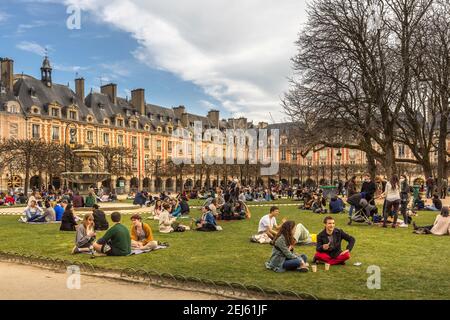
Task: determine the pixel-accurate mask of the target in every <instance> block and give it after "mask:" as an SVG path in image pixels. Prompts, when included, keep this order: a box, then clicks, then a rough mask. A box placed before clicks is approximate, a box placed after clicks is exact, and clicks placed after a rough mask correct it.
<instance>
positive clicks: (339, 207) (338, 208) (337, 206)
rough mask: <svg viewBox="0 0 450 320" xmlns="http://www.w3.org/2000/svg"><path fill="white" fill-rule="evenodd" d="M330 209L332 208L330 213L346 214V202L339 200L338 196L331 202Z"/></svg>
mask: <svg viewBox="0 0 450 320" xmlns="http://www.w3.org/2000/svg"><path fill="white" fill-rule="evenodd" d="M329 208H330V213H341V212H344V208H345V205H344V201H342V199H341V198H339V197H338V196H334V197H332V198H331V200H330V204H329Z"/></svg>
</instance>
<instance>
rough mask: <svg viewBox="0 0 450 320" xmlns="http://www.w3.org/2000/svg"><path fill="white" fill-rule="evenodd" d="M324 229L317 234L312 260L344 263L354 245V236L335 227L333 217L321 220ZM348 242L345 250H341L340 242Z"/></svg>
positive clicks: (333, 263) (334, 263)
mask: <svg viewBox="0 0 450 320" xmlns="http://www.w3.org/2000/svg"><path fill="white" fill-rule="evenodd" d="M323 223H324V224H325V229H324V230H323V231H322V232H321V233H319V234H318V235H317V252H316V255H315V256H314V262H324V263H328V264H331V265H336V264H345V261H347V260H348V259H350V251H352V249H353V246H354V245H355V238H353V237H352V236H350V235H348V234H347V233H345V232H344V231H343V230H341V229H337V228H336V227H335V221H334V218H333V217H329V216H328V217H326V218H325V219H324V221H323ZM342 240H345V241H347V242H348V245H347V248H346V250H344V251H342V249H341V242H342Z"/></svg>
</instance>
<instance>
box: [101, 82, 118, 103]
mask: <svg viewBox="0 0 450 320" xmlns="http://www.w3.org/2000/svg"><path fill="white" fill-rule="evenodd" d="M100 91H101V93H103V94H106V95H107V96H108V97H109V100H110V101H111V102H112V103H113V104H117V84H115V83H110V84H106V85H104V86H102V87H101V88H100Z"/></svg>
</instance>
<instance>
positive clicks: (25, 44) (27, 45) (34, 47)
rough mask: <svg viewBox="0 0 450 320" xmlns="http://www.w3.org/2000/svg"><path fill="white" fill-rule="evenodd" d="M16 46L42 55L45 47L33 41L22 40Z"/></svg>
mask: <svg viewBox="0 0 450 320" xmlns="http://www.w3.org/2000/svg"><path fill="white" fill-rule="evenodd" d="M16 47H17V48H18V49H20V50H24V51H28V52H31V53H34V54H37V55H39V56H42V57H43V56H45V52H46V50H45V47H43V46H41V45H40V44H38V43H36V42H33V41H22V42H20V43H19V44H17V46H16ZM47 49H50V47H48V46H47Z"/></svg>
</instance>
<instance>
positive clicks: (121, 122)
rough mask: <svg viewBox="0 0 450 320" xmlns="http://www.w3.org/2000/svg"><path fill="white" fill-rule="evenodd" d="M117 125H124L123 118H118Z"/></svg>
mask: <svg viewBox="0 0 450 320" xmlns="http://www.w3.org/2000/svg"><path fill="white" fill-rule="evenodd" d="M117 125H118V126H119V127H123V119H117Z"/></svg>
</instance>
